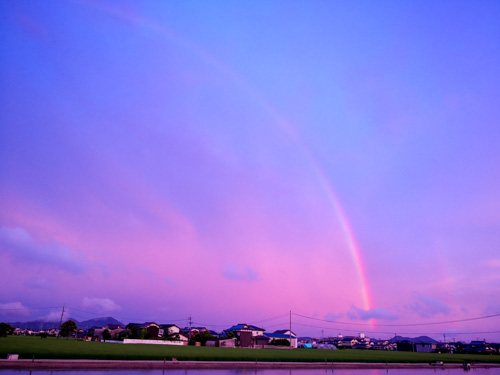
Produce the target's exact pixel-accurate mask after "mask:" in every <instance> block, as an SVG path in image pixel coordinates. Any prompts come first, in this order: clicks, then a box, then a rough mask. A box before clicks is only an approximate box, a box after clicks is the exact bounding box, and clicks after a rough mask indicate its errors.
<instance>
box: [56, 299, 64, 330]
mask: <svg viewBox="0 0 500 375" xmlns="http://www.w3.org/2000/svg"><path fill="white" fill-rule="evenodd" d="M63 315H64V304H63V308H62V311H61V320H60V321H59V332H57V338H59V335H60V334H61V326H62V320H63Z"/></svg>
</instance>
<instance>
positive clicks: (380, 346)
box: [372, 340, 391, 350]
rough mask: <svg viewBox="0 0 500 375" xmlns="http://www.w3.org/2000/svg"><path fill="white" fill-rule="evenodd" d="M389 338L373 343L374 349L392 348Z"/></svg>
mask: <svg viewBox="0 0 500 375" xmlns="http://www.w3.org/2000/svg"><path fill="white" fill-rule="evenodd" d="M390 344H391V343H390V342H389V340H377V341H375V342H374V343H373V346H372V349H374V350H390Z"/></svg>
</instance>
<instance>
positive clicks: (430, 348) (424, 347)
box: [397, 340, 436, 353]
mask: <svg viewBox="0 0 500 375" xmlns="http://www.w3.org/2000/svg"><path fill="white" fill-rule="evenodd" d="M435 348H436V345H435V344H431V343H427V342H412V341H409V340H402V341H399V342H398V343H397V350H398V351H400V352H418V353H432V352H434V350H435Z"/></svg>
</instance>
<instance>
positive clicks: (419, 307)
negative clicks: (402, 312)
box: [408, 295, 451, 318]
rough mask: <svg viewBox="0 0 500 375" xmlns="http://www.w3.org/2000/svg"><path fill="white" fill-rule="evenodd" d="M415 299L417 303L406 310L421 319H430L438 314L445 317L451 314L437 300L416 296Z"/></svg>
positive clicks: (444, 304) (443, 304)
mask: <svg viewBox="0 0 500 375" xmlns="http://www.w3.org/2000/svg"><path fill="white" fill-rule="evenodd" d="M416 299H417V301H415V303H413V304H411V305H409V306H408V308H409V309H410V310H412V311H414V312H416V313H417V314H418V315H419V316H420V317H422V318H431V317H433V316H435V315H439V314H443V315H447V314H449V313H450V312H451V309H450V307H448V305H446V303H444V302H443V301H441V300H439V299H437V298H434V297H430V296H426V295H417V297H416Z"/></svg>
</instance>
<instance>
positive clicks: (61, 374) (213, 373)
mask: <svg viewBox="0 0 500 375" xmlns="http://www.w3.org/2000/svg"><path fill="white" fill-rule="evenodd" d="M83 373H85V374H83ZM323 374H324V375H351V374H352V375H420V374H423V375H435V374H436V375H459V374H460V375H466V374H471V375H500V368H490V369H485V368H478V369H474V368H473V369H472V370H471V371H464V370H462V369H443V368H431V369H359V370H353V369H331V370H321V369H311V370H304V369H298V370H164V371H162V370H110V371H94V370H93V371H87V370H72V371H38V370H37V371H29V370H0V375H323Z"/></svg>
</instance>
